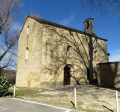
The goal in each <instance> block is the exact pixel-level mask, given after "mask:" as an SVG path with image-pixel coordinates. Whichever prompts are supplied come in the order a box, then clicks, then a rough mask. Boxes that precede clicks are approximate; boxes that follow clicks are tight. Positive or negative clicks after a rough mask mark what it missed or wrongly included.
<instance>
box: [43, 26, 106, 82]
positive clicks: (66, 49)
mask: <svg viewBox="0 0 120 112" xmlns="http://www.w3.org/2000/svg"><path fill="white" fill-rule="evenodd" d="M45 28H47V29H46V30H47V32H48V33H49V34H48V35H49V36H50V38H49V39H47V41H46V43H44V44H45V46H46V50H45V51H50V52H46V55H47V56H50V59H47V60H51V61H49V62H47V64H49V66H48V67H49V68H47V69H46V70H49V71H51V73H54V74H59V71H60V69H61V68H64V67H65V66H66V65H68V64H69V62H70V63H72V65H70V66H74V68H75V69H74V71H72V72H73V74H77V73H79V74H84V75H87V74H88V73H87V72H88V70H89V73H90V74H89V75H90V77H88V80H89V81H90V82H93V80H94V78H93V76H94V75H96V67H97V66H95V65H96V64H97V63H96V64H94V63H95V62H99V63H101V62H107V61H108V54H107V51H106V50H107V49H106V46H105V45H103V44H101V42H100V41H99V39H98V38H97V36H96V35H95V34H93V35H94V36H95V37H94V38H93V36H92V35H89V36H88V35H82V34H80V33H79V32H74V31H64V29H63V30H62V29H57V28H54V27H51V26H47V27H45ZM51 37H52V39H51ZM48 49H49V50H48ZM98 51H99V52H98ZM98 55H99V56H101V58H100V59H99V61H98V59H97V57H99V56H98ZM80 71H81V72H82V73H80ZM71 77H72V78H73V79H74V80H75V81H76V83H77V84H79V81H80V79H81V77H75V76H74V75H71Z"/></svg>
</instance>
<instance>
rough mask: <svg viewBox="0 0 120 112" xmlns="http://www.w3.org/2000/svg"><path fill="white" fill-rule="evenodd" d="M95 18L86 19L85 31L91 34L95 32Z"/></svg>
mask: <svg viewBox="0 0 120 112" xmlns="http://www.w3.org/2000/svg"><path fill="white" fill-rule="evenodd" d="M93 20H94V19H93V18H88V19H86V20H85V21H84V32H86V33H90V34H91V35H93V34H94V27H93Z"/></svg>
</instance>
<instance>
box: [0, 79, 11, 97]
mask: <svg viewBox="0 0 120 112" xmlns="http://www.w3.org/2000/svg"><path fill="white" fill-rule="evenodd" d="M9 87H10V84H9V82H8V81H7V80H6V79H5V78H3V77H0V97H1V96H5V95H6V94H7V93H8V89H9Z"/></svg>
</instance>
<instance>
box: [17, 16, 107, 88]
mask: <svg viewBox="0 0 120 112" xmlns="http://www.w3.org/2000/svg"><path fill="white" fill-rule="evenodd" d="M108 61H109V58H108V53H107V40H106V39H102V38H100V37H98V36H97V35H96V34H94V25H93V19H92V18H88V19H86V20H85V21H84V31H79V30H76V29H73V28H69V27H66V26H63V25H60V24H56V23H53V22H50V21H46V20H43V19H40V18H37V17H33V16H28V17H27V18H26V21H25V24H24V26H23V29H22V31H21V34H20V37H19V42H18V58H17V72H16V86H18V87H53V86H54V87H57V86H66V85H79V84H82V83H92V82H96V81H97V64H99V63H102V62H108Z"/></svg>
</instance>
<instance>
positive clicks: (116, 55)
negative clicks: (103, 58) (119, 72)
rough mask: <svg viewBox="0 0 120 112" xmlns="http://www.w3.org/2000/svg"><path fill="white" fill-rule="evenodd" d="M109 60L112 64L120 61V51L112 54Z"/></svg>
mask: <svg viewBox="0 0 120 112" xmlns="http://www.w3.org/2000/svg"><path fill="white" fill-rule="evenodd" d="M109 60H110V62H113V61H120V50H115V51H113V52H111V54H110V57H109Z"/></svg>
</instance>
